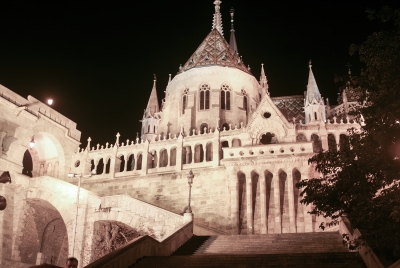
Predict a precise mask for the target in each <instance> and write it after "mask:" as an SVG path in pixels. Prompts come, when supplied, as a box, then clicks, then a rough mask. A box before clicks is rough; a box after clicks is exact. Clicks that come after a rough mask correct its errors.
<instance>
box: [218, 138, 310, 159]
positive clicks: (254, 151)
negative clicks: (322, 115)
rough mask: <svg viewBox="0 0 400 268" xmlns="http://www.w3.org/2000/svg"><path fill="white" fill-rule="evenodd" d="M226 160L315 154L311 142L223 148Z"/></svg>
mask: <svg viewBox="0 0 400 268" xmlns="http://www.w3.org/2000/svg"><path fill="white" fill-rule="evenodd" d="M222 150H223V152H224V159H232V158H245V157H258V156H270V157H277V156H287V155H294V154H296V155H297V154H310V153H313V148H312V144H311V143H310V142H295V143H285V144H279V143H278V144H268V145H256V146H251V147H237V148H233V147H227V148H222Z"/></svg>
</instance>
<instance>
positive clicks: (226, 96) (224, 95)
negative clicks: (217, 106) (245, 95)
mask: <svg viewBox="0 0 400 268" xmlns="http://www.w3.org/2000/svg"><path fill="white" fill-rule="evenodd" d="M221 109H222V110H228V111H229V110H230V109H231V89H230V88H229V86H228V85H227V84H223V85H222V87H221Z"/></svg>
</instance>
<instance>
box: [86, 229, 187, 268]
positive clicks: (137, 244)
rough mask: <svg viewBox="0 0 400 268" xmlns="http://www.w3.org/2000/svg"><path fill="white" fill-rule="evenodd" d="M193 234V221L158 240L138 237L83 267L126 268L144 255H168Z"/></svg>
mask: <svg viewBox="0 0 400 268" xmlns="http://www.w3.org/2000/svg"><path fill="white" fill-rule="evenodd" d="M192 236H193V221H191V222H189V223H187V224H185V225H184V226H183V227H181V228H180V229H178V230H176V231H175V232H174V233H173V234H172V235H170V236H168V237H166V238H165V239H163V240H161V241H160V242H159V241H157V240H155V239H153V238H151V237H150V236H147V235H146V236H142V237H139V238H137V239H135V240H133V241H131V242H129V243H128V244H126V245H124V246H122V247H120V248H118V249H116V250H115V251H113V252H111V253H109V254H107V255H105V256H103V257H102V258H100V259H98V260H96V261H95V262H93V263H91V264H89V265H87V266H85V268H126V267H130V266H131V265H133V264H134V263H135V262H136V261H137V260H138V259H140V258H142V257H144V256H169V255H171V254H172V253H173V252H175V251H176V250H177V249H178V248H179V247H180V246H182V245H183V244H184V243H186V242H187V241H188V240H189V239H190V238H191V237H192Z"/></svg>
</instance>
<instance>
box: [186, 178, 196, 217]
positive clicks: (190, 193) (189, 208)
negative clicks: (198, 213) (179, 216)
mask: <svg viewBox="0 0 400 268" xmlns="http://www.w3.org/2000/svg"><path fill="white" fill-rule="evenodd" d="M193 178H194V175H193V172H192V170H190V171H189V174H188V175H187V179H188V184H189V204H188V207H187V209H186V213H192V208H191V207H190V199H191V197H192V183H193Z"/></svg>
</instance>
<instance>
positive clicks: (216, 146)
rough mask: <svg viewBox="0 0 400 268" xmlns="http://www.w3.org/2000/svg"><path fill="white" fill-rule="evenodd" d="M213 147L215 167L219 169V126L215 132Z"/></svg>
mask: <svg viewBox="0 0 400 268" xmlns="http://www.w3.org/2000/svg"><path fill="white" fill-rule="evenodd" d="M212 147H213V167H218V166H219V147H220V140H219V130H218V126H217V127H216V128H215V131H214V137H213V145H212Z"/></svg>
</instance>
